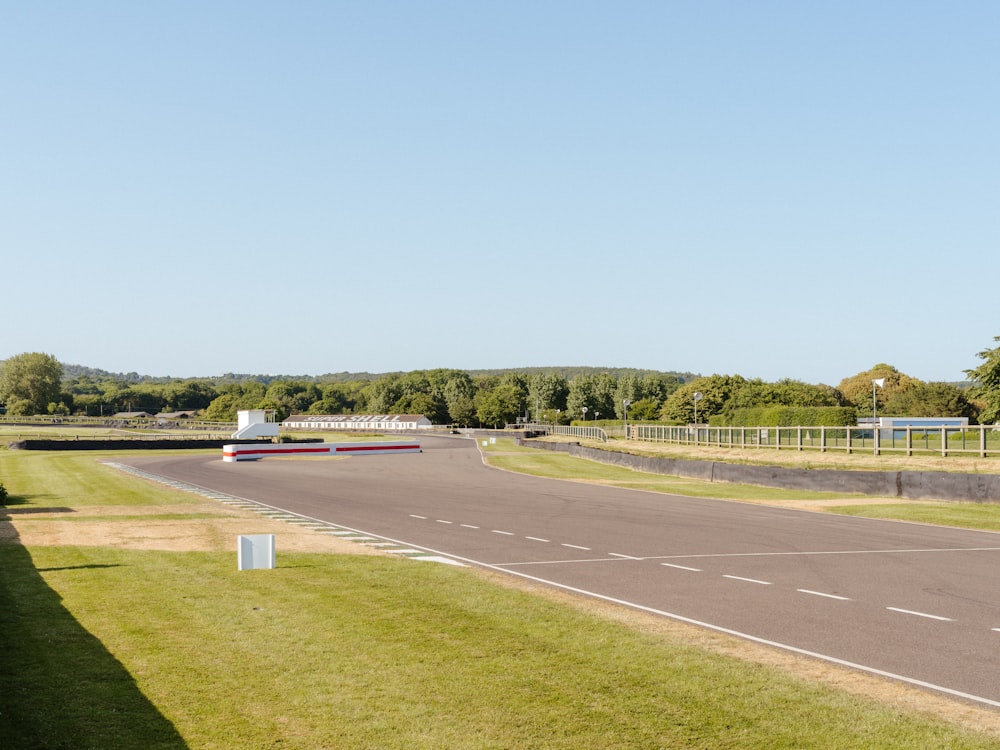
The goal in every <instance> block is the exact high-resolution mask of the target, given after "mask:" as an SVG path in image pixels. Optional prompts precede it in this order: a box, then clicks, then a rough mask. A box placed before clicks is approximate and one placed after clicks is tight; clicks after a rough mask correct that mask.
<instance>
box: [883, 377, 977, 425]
mask: <svg viewBox="0 0 1000 750" xmlns="http://www.w3.org/2000/svg"><path fill="white" fill-rule="evenodd" d="M884 412H885V414H886V415H891V416H897V417H969V418H975V416H976V412H977V410H976V408H975V406H973V405H972V403H971V402H970V401H969V399H968V397H967V395H966V393H965V391H963V390H962V389H961V388H959V387H958V386H957V385H954V384H953V383H916V384H914V385H912V386H911V387H909V388H907V389H905V390H901V391H896V392H895V393H894V394H893V395H892V396H890V397H889V398H888V399H886V402H885V409H884Z"/></svg>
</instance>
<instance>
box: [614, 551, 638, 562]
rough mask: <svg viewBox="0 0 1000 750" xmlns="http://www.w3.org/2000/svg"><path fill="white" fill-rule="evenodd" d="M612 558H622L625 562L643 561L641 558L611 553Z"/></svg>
mask: <svg viewBox="0 0 1000 750" xmlns="http://www.w3.org/2000/svg"><path fill="white" fill-rule="evenodd" d="M608 554H609V555H610V556H611V557H621V558H623V559H625V560H641V559H642V558H641V557H632V555H619V554H618V553H617V552H609V553H608Z"/></svg>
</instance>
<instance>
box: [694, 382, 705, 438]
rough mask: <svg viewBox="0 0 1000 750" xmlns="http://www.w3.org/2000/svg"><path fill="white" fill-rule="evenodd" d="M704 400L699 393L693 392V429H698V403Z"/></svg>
mask: <svg viewBox="0 0 1000 750" xmlns="http://www.w3.org/2000/svg"><path fill="white" fill-rule="evenodd" d="M703 398H704V396H702V393H701V391H695V392H694V427H695V429H698V402H699V401H701V400H702V399H703Z"/></svg>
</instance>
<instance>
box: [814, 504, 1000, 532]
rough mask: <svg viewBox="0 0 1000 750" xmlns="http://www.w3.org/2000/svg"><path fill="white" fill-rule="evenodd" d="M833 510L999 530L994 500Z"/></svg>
mask: <svg viewBox="0 0 1000 750" xmlns="http://www.w3.org/2000/svg"><path fill="white" fill-rule="evenodd" d="M827 510H830V511H832V512H834V513H842V514H844V515H848V516H864V517H865V518H888V519H892V520H896V521H913V522H916V523H932V524H936V525H938V526H957V527H960V528H964V529H980V530H983V531H1000V505H994V504H992V503H926V502H908V503H905V504H899V505H895V504H889V505H845V506H837V507H832V508H828V509H827Z"/></svg>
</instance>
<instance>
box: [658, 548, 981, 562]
mask: <svg viewBox="0 0 1000 750" xmlns="http://www.w3.org/2000/svg"><path fill="white" fill-rule="evenodd" d="M910 552H1000V547H938V548H934V549H930V548H928V549H921V548H914V549H846V550H826V551H817V552H810V551H808V550H807V551H804V552H714V553H711V554H705V555H650V556H649V557H648V558H646V559H647V560H651V559H654V558H677V559H685V558H688V559H696V558H699V557H812V556H817V557H819V556H823V555H884V554H886V553H894V554H900V553H910Z"/></svg>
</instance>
